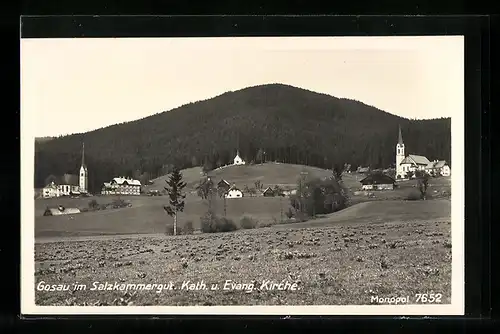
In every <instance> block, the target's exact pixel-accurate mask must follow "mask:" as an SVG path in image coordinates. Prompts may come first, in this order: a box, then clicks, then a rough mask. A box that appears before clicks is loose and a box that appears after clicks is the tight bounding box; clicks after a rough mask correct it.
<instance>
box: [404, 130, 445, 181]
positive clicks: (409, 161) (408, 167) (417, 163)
mask: <svg viewBox="0 0 500 334" xmlns="http://www.w3.org/2000/svg"><path fill="white" fill-rule="evenodd" d="M437 162H438V161H437V160H434V161H433V162H431V161H429V159H427V157H425V156H422V155H416V154H409V155H408V156H405V144H404V143H403V136H402V135H401V127H399V138H398V143H397V144H396V179H405V178H407V173H408V172H411V173H413V177H414V176H415V175H414V173H415V171H425V172H427V173H429V171H430V170H431V169H432V168H434V169H437V168H435V167H434V166H436V165H437ZM439 163H440V165H439V172H438V174H440V175H442V176H449V175H450V168H449V166H448V165H447V164H446V162H445V161H443V160H441V161H439ZM441 165H442V166H441ZM429 166H432V168H431V167H429Z"/></svg>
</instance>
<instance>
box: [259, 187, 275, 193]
mask: <svg viewBox="0 0 500 334" xmlns="http://www.w3.org/2000/svg"><path fill="white" fill-rule="evenodd" d="M268 191H272V192H274V189H273V188H271V187H267V188H266V189H264V191H263V192H262V193H263V194H265V193H266V192H268Z"/></svg>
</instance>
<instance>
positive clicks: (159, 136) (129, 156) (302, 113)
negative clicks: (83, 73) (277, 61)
mask: <svg viewBox="0 0 500 334" xmlns="http://www.w3.org/2000/svg"><path fill="white" fill-rule="evenodd" d="M395 98H397V97H395ZM103 112H105V110H103ZM398 125H401V127H402V133H403V139H404V141H405V145H406V148H407V152H413V153H418V154H422V155H426V156H428V158H429V159H446V160H448V161H449V160H450V158H451V153H450V147H451V128H450V125H451V121H450V119H449V118H448V119H435V120H408V119H404V118H401V117H398V116H395V115H391V114H389V113H386V112H384V111H381V110H379V109H377V108H375V107H371V106H368V105H365V104H363V103H361V102H357V101H353V100H347V99H339V98H335V97H332V96H329V95H325V94H319V93H315V92H311V91H307V90H304V89H299V88H296V87H292V86H287V85H280V84H272V85H262V86H256V87H250V88H245V89H242V90H239V91H235V92H228V93H224V94H222V95H220V96H217V97H214V98H212V99H209V100H206V101H199V102H196V103H190V104H187V105H184V106H182V107H179V108H176V109H173V110H171V111H168V112H162V113H159V114H156V115H153V116H150V117H146V118H143V119H141V120H137V121H133V122H129V123H123V124H117V125H113V126H110V127H106V128H102V129H98V130H95V131H91V132H88V133H85V134H77V135H70V136H65V137H59V138H55V139H53V140H50V141H48V142H42V143H36V154H35V165H36V168H35V186H38V187H40V186H43V183H44V180H45V178H46V177H47V176H48V175H50V174H56V175H60V174H63V173H68V172H69V173H75V172H76V171H77V170H78V168H79V163H80V159H81V158H80V148H81V143H82V141H85V152H86V154H87V156H86V162H87V165H88V167H89V187H90V188H91V190H92V189H100V187H101V185H102V182H104V181H106V180H109V179H110V178H111V177H113V176H116V175H123V174H127V175H132V174H133V173H134V171H136V170H140V171H141V172H148V173H149V174H151V175H152V177H153V178H154V177H158V176H160V175H164V174H166V171H167V170H168V168H169V167H168V165H172V164H177V165H179V166H180V168H188V167H192V166H200V165H201V164H202V163H206V164H210V165H211V166H212V167H214V166H217V165H224V164H227V163H228V162H230V160H231V159H232V158H233V157H234V154H235V153H236V149H237V148H239V150H240V155H242V157H243V158H244V159H246V160H247V161H251V160H255V161H260V160H261V158H262V159H263V160H268V161H274V160H277V161H282V162H286V163H294V164H302V165H311V166H317V167H321V168H331V166H332V163H343V162H349V163H351V164H352V165H353V167H355V166H358V165H371V166H373V167H385V166H388V165H390V164H392V163H393V160H394V153H395V143H396V141H397V136H398ZM259 149H262V150H263V151H265V153H266V154H265V155H263V154H261V153H262V151H261V153H259Z"/></svg>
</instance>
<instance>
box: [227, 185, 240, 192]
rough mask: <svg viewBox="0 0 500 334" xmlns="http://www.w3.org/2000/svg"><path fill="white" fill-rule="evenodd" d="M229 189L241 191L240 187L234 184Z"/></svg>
mask: <svg viewBox="0 0 500 334" xmlns="http://www.w3.org/2000/svg"><path fill="white" fill-rule="evenodd" d="M229 191H241V190H240V189H238V188H237V187H236V186H235V185H233V186H232V187H231V188H229Z"/></svg>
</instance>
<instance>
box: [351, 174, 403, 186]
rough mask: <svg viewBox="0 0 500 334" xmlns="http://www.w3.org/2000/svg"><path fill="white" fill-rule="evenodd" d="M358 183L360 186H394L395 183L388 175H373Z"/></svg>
mask: <svg viewBox="0 0 500 334" xmlns="http://www.w3.org/2000/svg"><path fill="white" fill-rule="evenodd" d="M359 182H361V184H394V183H395V182H396V181H395V180H394V179H393V178H392V177H390V176H389V175H385V174H382V173H374V174H370V175H368V176H367V177H365V178H364V179H362V180H361V181H359Z"/></svg>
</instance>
